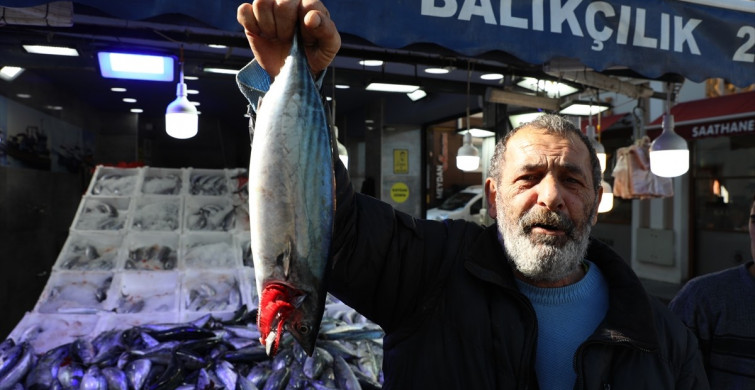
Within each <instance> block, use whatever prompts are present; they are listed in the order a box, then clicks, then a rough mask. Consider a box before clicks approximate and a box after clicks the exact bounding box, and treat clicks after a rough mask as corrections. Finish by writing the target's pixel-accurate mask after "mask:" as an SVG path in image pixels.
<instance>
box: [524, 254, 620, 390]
mask: <svg viewBox="0 0 755 390" xmlns="http://www.w3.org/2000/svg"><path fill="white" fill-rule="evenodd" d="M585 263H586V264H588V266H589V268H588V270H587V274H586V275H585V277H584V278H582V280H580V281H578V282H577V283H574V284H571V285H568V286H565V287H557V288H541V287H535V286H532V285H529V284H527V283H524V282H522V281H520V280H517V284H518V286H519V290H521V292H522V293H523V294H524V295H526V296H527V298H529V300H530V302H532V305H533V306H534V308H535V313H536V314H537V327H538V328H537V356H536V358H535V370H536V371H537V380H538V382H539V384H540V389H543V390H546V389H571V388H573V387H574V382H575V381H576V379H577V374H576V373H575V372H574V368H573V363H572V360H573V359H574V353H575V352H576V351H577V347H579V345H580V344H582V342H583V341H585V340H586V339H587V338H588V337H589V336H590V335H591V334H592V333H593V332H594V331H595V329H596V328H597V327H598V325H599V324H600V322H601V321H602V320H603V317H605V315H606V311H607V310H608V285H607V284H606V281H605V278H604V277H603V274H601V273H600V270H599V269H598V267H595V266H594V265H593V264H592V263H590V262H589V261H586V262H585Z"/></svg>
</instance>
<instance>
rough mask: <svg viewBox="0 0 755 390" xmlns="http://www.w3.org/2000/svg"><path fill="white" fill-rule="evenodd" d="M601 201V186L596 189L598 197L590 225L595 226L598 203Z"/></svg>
mask: <svg viewBox="0 0 755 390" xmlns="http://www.w3.org/2000/svg"><path fill="white" fill-rule="evenodd" d="M602 199H603V186H600V187H598V197H597V199H596V202H595V210H593V211H592V221H591V222H592V224H593V226H595V224H596V223H598V207H600V201H601V200H602Z"/></svg>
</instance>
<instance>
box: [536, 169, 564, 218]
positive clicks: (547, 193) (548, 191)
mask: <svg viewBox="0 0 755 390" xmlns="http://www.w3.org/2000/svg"><path fill="white" fill-rule="evenodd" d="M562 191H563V189H562V188H561V186H560V184H559V182H558V180H557V179H556V178H555V177H553V176H552V175H546V176H545V177H543V179H542V180H541V181H540V183H538V185H537V203H538V204H539V205H541V206H543V207H546V208H547V209H549V210H551V211H559V210H561V209H563V208H564V199H563V196H562Z"/></svg>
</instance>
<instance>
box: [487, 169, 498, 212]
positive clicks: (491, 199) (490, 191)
mask: <svg viewBox="0 0 755 390" xmlns="http://www.w3.org/2000/svg"><path fill="white" fill-rule="evenodd" d="M496 191H497V189H496V185H495V181H493V179H491V178H487V179H485V199H486V200H487V202H488V215H489V216H490V218H493V219H495V217H496V207H495V194H496Z"/></svg>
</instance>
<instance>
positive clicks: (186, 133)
mask: <svg viewBox="0 0 755 390" xmlns="http://www.w3.org/2000/svg"><path fill="white" fill-rule="evenodd" d="M179 77H180V79H179V82H178V85H177V86H176V100H174V101H172V102H171V103H170V104H168V108H167V109H165V132H166V133H168V135H169V136H171V137H173V138H178V139H187V138H191V137H193V136H195V135H197V131H198V128H199V117H198V113H197V108H196V107H195V106H194V105H193V104H191V103H190V102H189V99H187V98H186V84H185V83H184V65H183V48H181V61H180V76H179Z"/></svg>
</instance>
